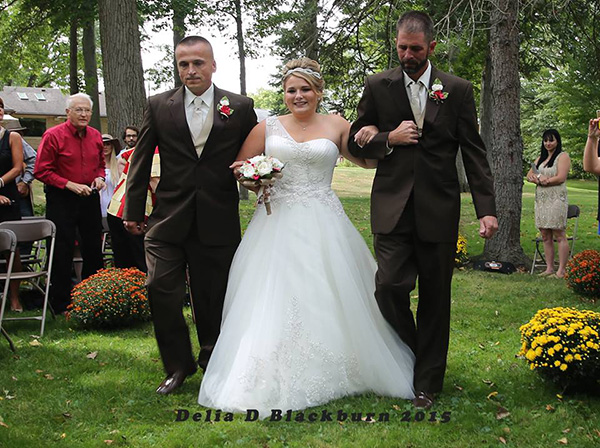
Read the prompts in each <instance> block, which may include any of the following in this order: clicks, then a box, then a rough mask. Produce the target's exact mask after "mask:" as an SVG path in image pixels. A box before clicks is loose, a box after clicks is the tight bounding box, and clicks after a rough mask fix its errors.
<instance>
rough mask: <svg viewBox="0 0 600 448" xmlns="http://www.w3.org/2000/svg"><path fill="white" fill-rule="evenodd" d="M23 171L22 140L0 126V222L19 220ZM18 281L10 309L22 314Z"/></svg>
mask: <svg viewBox="0 0 600 448" xmlns="http://www.w3.org/2000/svg"><path fill="white" fill-rule="evenodd" d="M3 118H4V100H3V99H2V98H0V121H1V120H2V119H3ZM22 170H23V145H22V138H21V136H20V135H19V134H18V133H16V132H10V131H7V130H6V129H5V128H4V127H2V126H0V222H3V221H15V220H19V219H21V211H20V210H19V191H18V190H17V184H16V183H15V179H16V178H17V176H18V175H19V174H20V173H21V171H22ZM21 270H22V266H21V258H20V256H18V254H16V256H15V267H14V271H17V272H18V271H21ZM19 284H20V282H19V281H16V280H13V281H11V282H10V289H9V299H10V309H11V311H15V312H17V313H21V312H23V306H22V305H21V302H20V301H19Z"/></svg>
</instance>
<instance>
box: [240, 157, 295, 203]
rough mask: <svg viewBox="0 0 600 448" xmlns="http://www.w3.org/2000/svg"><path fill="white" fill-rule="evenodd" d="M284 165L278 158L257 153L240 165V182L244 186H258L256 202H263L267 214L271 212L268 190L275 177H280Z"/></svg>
mask: <svg viewBox="0 0 600 448" xmlns="http://www.w3.org/2000/svg"><path fill="white" fill-rule="evenodd" d="M283 167H284V165H283V163H281V161H280V160H279V159H276V158H275V157H271V156H265V155H259V156H254V157H252V158H251V159H248V160H246V161H245V162H244V163H243V164H242V166H241V167H240V178H239V181H240V183H241V184H242V185H243V186H244V187H246V188H249V187H250V188H256V187H260V190H259V191H258V193H257V196H258V200H257V204H262V203H264V204H265V208H266V210H267V215H270V214H271V201H270V192H271V186H272V185H273V184H274V183H275V179H281V177H282V176H283V174H281V170H282V169H283Z"/></svg>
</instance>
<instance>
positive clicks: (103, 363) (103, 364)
mask: <svg viewBox="0 0 600 448" xmlns="http://www.w3.org/2000/svg"><path fill="white" fill-rule="evenodd" d="M98 365H99V366H100V367H104V366H105V365H106V363H105V362H101V363H99V364H98Z"/></svg>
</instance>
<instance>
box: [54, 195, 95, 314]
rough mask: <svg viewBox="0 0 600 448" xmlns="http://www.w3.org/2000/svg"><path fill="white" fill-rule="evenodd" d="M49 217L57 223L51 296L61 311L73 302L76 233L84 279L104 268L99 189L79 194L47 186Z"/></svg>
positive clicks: (55, 308) (55, 307)
mask: <svg viewBox="0 0 600 448" xmlns="http://www.w3.org/2000/svg"><path fill="white" fill-rule="evenodd" d="M46 217H47V218H48V219H49V220H51V221H52V222H53V223H54V224H55V225H56V243H55V247H54V259H53V262H52V275H51V281H52V284H51V286H50V298H51V304H52V307H53V308H54V311H55V312H57V313H61V312H63V311H65V310H66V309H67V306H68V305H69V304H70V303H71V286H72V284H71V272H72V267H73V250H74V248H75V238H76V233H77V231H79V235H80V236H81V257H82V258H83V269H82V273H81V277H82V279H86V278H87V277H89V276H90V275H92V274H95V273H96V272H98V270H100V269H102V267H103V262H102V215H101V213H100V197H99V195H98V194H97V193H94V194H91V195H90V196H78V195H76V194H75V193H72V192H71V191H69V190H66V189H65V190H61V189H59V188H54V187H50V186H46Z"/></svg>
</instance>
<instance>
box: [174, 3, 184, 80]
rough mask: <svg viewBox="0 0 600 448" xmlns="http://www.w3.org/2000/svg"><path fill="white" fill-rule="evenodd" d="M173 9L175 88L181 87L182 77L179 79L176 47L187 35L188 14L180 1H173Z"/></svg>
mask: <svg viewBox="0 0 600 448" xmlns="http://www.w3.org/2000/svg"><path fill="white" fill-rule="evenodd" d="M171 5H172V6H171V7H172V9H173V81H174V86H175V88H177V87H181V85H182V83H181V79H179V70H178V69H177V61H176V60H175V47H176V46H177V44H178V43H179V41H181V39H183V38H184V37H185V32H186V30H185V18H186V16H187V14H186V13H185V11H184V10H183V8H181V7H180V4H179V2H177V1H173V2H171Z"/></svg>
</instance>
